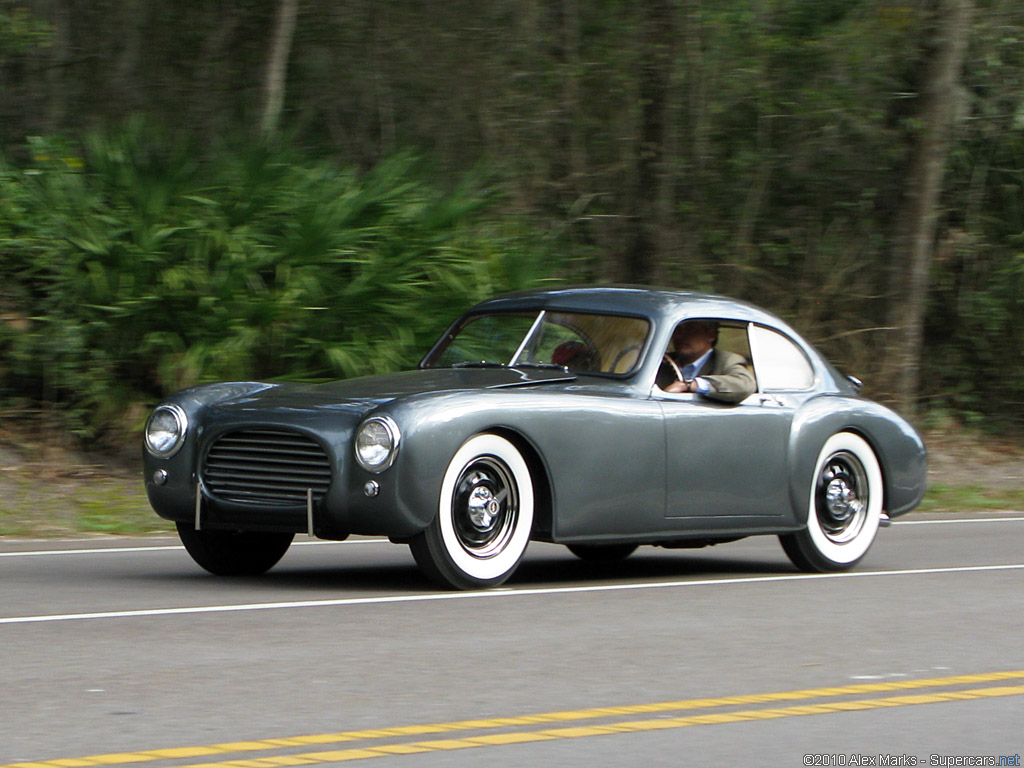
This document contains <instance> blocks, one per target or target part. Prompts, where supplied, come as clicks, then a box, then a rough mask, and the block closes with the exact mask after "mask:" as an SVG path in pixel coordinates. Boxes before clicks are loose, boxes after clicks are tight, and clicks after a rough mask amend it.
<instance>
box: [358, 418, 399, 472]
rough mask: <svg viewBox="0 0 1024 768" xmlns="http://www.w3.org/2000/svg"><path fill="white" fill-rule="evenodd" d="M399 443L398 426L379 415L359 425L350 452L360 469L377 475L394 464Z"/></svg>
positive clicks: (391, 420)
mask: <svg viewBox="0 0 1024 768" xmlns="http://www.w3.org/2000/svg"><path fill="white" fill-rule="evenodd" d="M401 442H402V432H401V430H400V429H399V428H398V424H397V423H396V422H395V420H394V419H392V418H391V417H390V416H388V415H387V414H380V415H378V416H371V417H370V418H368V419H366V420H365V421H364V422H363V423H362V424H360V425H359V427H358V428H357V429H356V432H355V437H354V439H353V440H352V451H353V453H355V457H356V463H357V464H359V466H360V467H362V468H363V469H365V470H366V471H367V472H372V473H373V474H375V475H378V474H380V473H381V472H383V471H384V470H386V469H388V468H389V467H391V466H392V465H393V464H394V463H395V459H397V458H398V448H399V445H400V444H401Z"/></svg>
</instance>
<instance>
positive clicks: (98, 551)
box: [0, 513, 1024, 558]
mask: <svg viewBox="0 0 1024 768" xmlns="http://www.w3.org/2000/svg"><path fill="white" fill-rule="evenodd" d="M1012 514H1016V513H1012ZM974 523H1024V517H986V518H975V519H971V518H956V519H953V520H903V519H902V518H900V519H897V520H894V521H893V526H897V525H900V526H902V525H956V524H960V525H973V524H974ZM0 542H2V540H0ZM390 543H391V542H389V541H388V540H387V539H385V538H360V539H346V540H345V541H321V540H314V541H296V542H294V543H293V544H292V546H293V547H315V546H337V545H339V544H342V545H352V544H390ZM182 549H183V548H182V546H181V544H177V543H175V544H166V545H160V546H151V547H92V548H88V549H33V550H24V551H19V552H0V558H4V557H50V556H63V555H113V554H124V553H126V552H172V551H181V550H182Z"/></svg>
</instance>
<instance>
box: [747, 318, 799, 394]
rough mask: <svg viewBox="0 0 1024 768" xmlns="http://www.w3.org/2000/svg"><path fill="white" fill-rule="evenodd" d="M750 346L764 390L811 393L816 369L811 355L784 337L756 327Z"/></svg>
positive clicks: (754, 326)
mask: <svg viewBox="0 0 1024 768" xmlns="http://www.w3.org/2000/svg"><path fill="white" fill-rule="evenodd" d="M750 346H751V348H752V351H753V353H754V369H755V370H756V371H757V380H758V383H759V384H760V386H761V389H762V390H773V389H782V390H799V389H810V388H811V387H812V386H813V385H814V369H813V368H812V367H811V362H810V360H808V359H807V355H805V354H804V352H803V350H801V349H800V347H798V346H797V345H796V344H794V343H793V342H792V341H791V340H790V339H788V338H787V337H785V336H783V335H782V334H781V333H778V332H777V331H773V330H771V329H769V328H763V327H761V326H758V325H752V326H751V327H750Z"/></svg>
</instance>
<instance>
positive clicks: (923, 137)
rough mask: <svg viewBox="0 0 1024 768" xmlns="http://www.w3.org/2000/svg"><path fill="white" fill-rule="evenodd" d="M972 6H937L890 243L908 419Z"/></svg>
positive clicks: (896, 355) (967, 0)
mask: <svg viewBox="0 0 1024 768" xmlns="http://www.w3.org/2000/svg"><path fill="white" fill-rule="evenodd" d="M971 10H972V7H971V0H936V4H935V13H934V19H935V37H936V39H935V45H934V53H933V56H932V59H931V61H930V62H929V64H928V66H927V70H926V74H925V81H924V84H923V87H922V92H921V96H922V101H921V110H920V112H919V113H918V117H919V119H918V123H919V124H920V126H921V129H920V133H919V135H918V136H917V138H916V141H915V144H914V147H913V150H912V156H911V160H910V166H909V171H908V175H907V180H906V187H905V190H904V201H903V205H902V210H901V215H900V217H899V222H900V223H899V225H898V226H899V234H898V236H897V238H896V241H895V249H894V262H895V265H896V269H897V271H898V273H897V281H898V282H897V284H898V285H899V286H900V290H899V294H898V295H897V296H896V300H895V303H894V305H893V308H892V310H891V312H892V317H893V322H892V325H893V326H894V327H895V328H896V333H897V338H896V342H895V345H894V349H893V354H892V361H893V363H894V373H895V377H896V379H895V383H896V396H897V403H898V406H899V407H900V408H901V410H903V412H904V413H906V414H908V415H913V414H914V412H915V410H916V405H917V395H918V388H919V385H920V378H921V360H922V344H923V337H924V316H925V310H926V309H927V299H928V287H929V272H930V268H931V264H932V258H933V254H934V250H935V233H936V226H937V223H938V217H939V198H940V195H941V193H942V179H943V175H944V173H945V169H946V161H947V159H948V155H949V148H950V137H951V134H952V129H953V122H954V119H955V117H956V112H957V106H958V90H959V84H960V72H961V69H962V67H963V62H964V54H965V50H966V48H967V42H968V37H969V34H970V17H971Z"/></svg>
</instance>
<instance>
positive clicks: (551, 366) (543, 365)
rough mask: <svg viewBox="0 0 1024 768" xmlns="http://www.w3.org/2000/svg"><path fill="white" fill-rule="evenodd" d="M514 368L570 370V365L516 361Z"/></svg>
mask: <svg viewBox="0 0 1024 768" xmlns="http://www.w3.org/2000/svg"><path fill="white" fill-rule="evenodd" d="M512 367H513V368H541V369H544V370H548V371H568V370H569V366H567V365H559V364H558V363H516V364H515V365H513V366H512Z"/></svg>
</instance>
